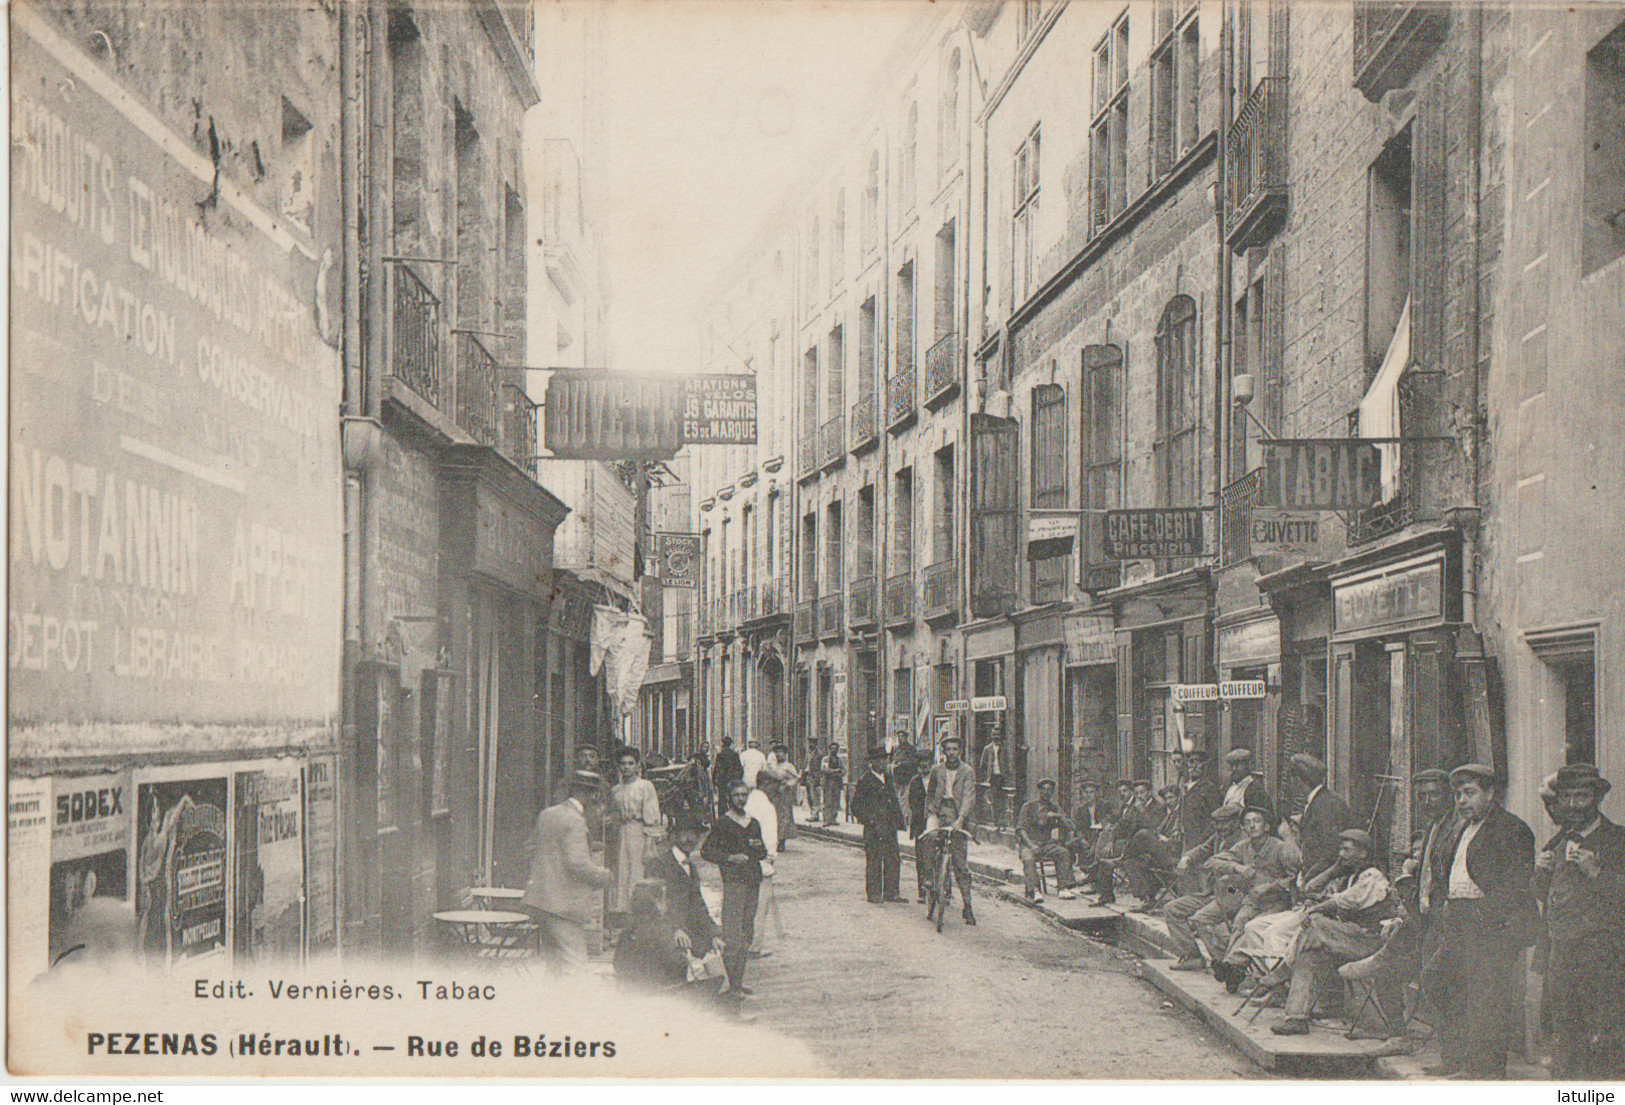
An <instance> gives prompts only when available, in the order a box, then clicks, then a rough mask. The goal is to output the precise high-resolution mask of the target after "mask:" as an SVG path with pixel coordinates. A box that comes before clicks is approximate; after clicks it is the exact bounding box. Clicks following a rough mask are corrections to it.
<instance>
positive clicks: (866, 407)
mask: <svg viewBox="0 0 1625 1105" xmlns="http://www.w3.org/2000/svg"><path fill="white" fill-rule="evenodd" d="M879 406H880V401H879V398H878V397H877V396H876V395H875V394H874V393H873V392H870V393H869V394H868V395H865V396H863V397H862V398H861V399H859V400H858V401H857V402H856V403H853V404H852V451H853V452H854V453H857V452H861V451H862V450H863V449H864V448H866V447H868V446H870V445H873V444H874V443H875V442H876V441H878V440H879V439H880V427H879V425H878V422H877V419H876V417H875V415H876V411H877V410H878V408H879Z"/></svg>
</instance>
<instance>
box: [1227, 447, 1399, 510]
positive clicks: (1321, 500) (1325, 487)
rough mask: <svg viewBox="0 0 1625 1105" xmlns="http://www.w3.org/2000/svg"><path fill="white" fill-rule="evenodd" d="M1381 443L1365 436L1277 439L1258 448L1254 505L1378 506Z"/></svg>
mask: <svg viewBox="0 0 1625 1105" xmlns="http://www.w3.org/2000/svg"><path fill="white" fill-rule="evenodd" d="M1384 443H1385V442H1383V441H1379V440H1375V439H1371V438H1355V437H1328V438H1298V439H1291V440H1288V439H1278V440H1274V441H1263V442H1260V444H1261V445H1263V447H1264V484H1263V487H1262V488H1261V489H1260V492H1259V499H1258V501H1259V504H1260V505H1262V506H1273V507H1280V508H1281V509H1284V510H1365V509H1367V508H1369V507H1373V506H1376V505H1377V504H1378V503H1380V502H1382V454H1381V450H1380V448H1379V446H1381V445H1382V444H1384Z"/></svg>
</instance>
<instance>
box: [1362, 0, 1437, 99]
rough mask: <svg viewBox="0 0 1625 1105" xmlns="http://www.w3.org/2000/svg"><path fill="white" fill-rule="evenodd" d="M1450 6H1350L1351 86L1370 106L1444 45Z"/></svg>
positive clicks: (1391, 4) (1394, 4) (1402, 82)
mask: <svg viewBox="0 0 1625 1105" xmlns="http://www.w3.org/2000/svg"><path fill="white" fill-rule="evenodd" d="M1449 29H1450V5H1448V4H1437V3H1412V4H1401V3H1392V2H1383V3H1360V2H1356V3H1355V5H1354V87H1356V88H1358V89H1359V90H1360V93H1361V94H1362V95H1363V96H1365V98H1366V99H1368V100H1370V101H1371V102H1372V103H1376V102H1377V101H1378V100H1380V99H1382V98H1383V96H1384V95H1386V94H1387V93H1389V92H1392V91H1393V90H1394V89H1396V88H1401V87H1403V86H1404V85H1405V83H1406V82H1407V81H1409V80H1410V79H1411V77H1413V76H1415V75H1416V71H1417V70H1418V69H1420V68H1421V67H1422V63H1423V62H1424V61H1426V60H1427V59H1428V56H1429V55H1430V54H1432V53H1433V51H1435V50H1437V49H1438V48H1439V44H1440V43H1441V42H1443V41H1444V36H1445V33H1446V32H1447V31H1448V30H1449Z"/></svg>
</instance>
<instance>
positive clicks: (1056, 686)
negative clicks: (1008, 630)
mask: <svg viewBox="0 0 1625 1105" xmlns="http://www.w3.org/2000/svg"><path fill="white" fill-rule="evenodd" d="M1016 666H1017V668H1018V669H1019V671H1020V686H1021V693H1020V698H1019V701H1020V703H1021V724H1020V725H1019V726H1018V727H1017V731H1016V733H1015V741H1014V748H1013V750H1012V755H1011V757H1010V765H1011V770H1010V783H1009V785H1010V786H1011V787H1012V788H1014V792H1015V808H1017V809H1019V808H1020V807H1021V804H1022V803H1023V802H1025V801H1027V799H1029V798H1032V797H1033V796H1034V788H1035V787H1036V786H1037V783H1038V780H1040V779H1055V780H1060V779H1062V778H1063V777H1064V776H1066V775H1067V774H1069V768H1070V766H1071V765H1070V763H1068V762H1065V761H1069V760H1070V759H1071V748H1070V744H1071V742H1070V740H1068V739H1066V737H1065V736H1064V734H1063V727H1062V713H1063V711H1064V708H1065V700H1064V697H1063V694H1062V688H1063V687H1064V685H1065V670H1066V643H1065V638H1064V636H1063V634H1062V631H1061V612H1060V611H1059V610H1056V609H1047V610H1040V611H1029V612H1026V613H1024V614H1018V615H1016ZM1063 747H1066V753H1065V754H1064V755H1063V753H1062V748H1063Z"/></svg>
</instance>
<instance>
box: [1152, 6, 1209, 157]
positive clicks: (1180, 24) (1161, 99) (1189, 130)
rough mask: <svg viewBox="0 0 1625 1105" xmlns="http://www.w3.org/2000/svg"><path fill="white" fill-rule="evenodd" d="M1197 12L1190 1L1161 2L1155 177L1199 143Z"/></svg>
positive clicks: (1155, 56) (1155, 60)
mask: <svg viewBox="0 0 1625 1105" xmlns="http://www.w3.org/2000/svg"><path fill="white" fill-rule="evenodd" d="M1182 9H1183V10H1182ZM1196 11H1197V8H1196V5H1195V4H1190V5H1187V4H1186V3H1185V0H1159V2H1158V4H1157V32H1156V33H1157V42H1156V46H1155V47H1154V48H1153V50H1152V53H1151V179H1152V180H1153V181H1154V180H1156V179H1158V178H1159V177H1161V176H1162V175H1163V174H1164V173H1166V172H1168V170H1170V169H1172V168H1173V167H1174V163H1175V162H1177V161H1178V160H1179V159H1180V158H1181V157H1182V156H1184V154H1185V153H1186V152H1187V151H1189V150H1190V149H1191V147H1193V146H1195V145H1196V139H1197V94H1198V88H1197V82H1198V79H1199V74H1198V72H1197V65H1198V62H1197V56H1198V53H1199V48H1200V45H1201V34H1200V30H1199V28H1198V26H1197V21H1196Z"/></svg>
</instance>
